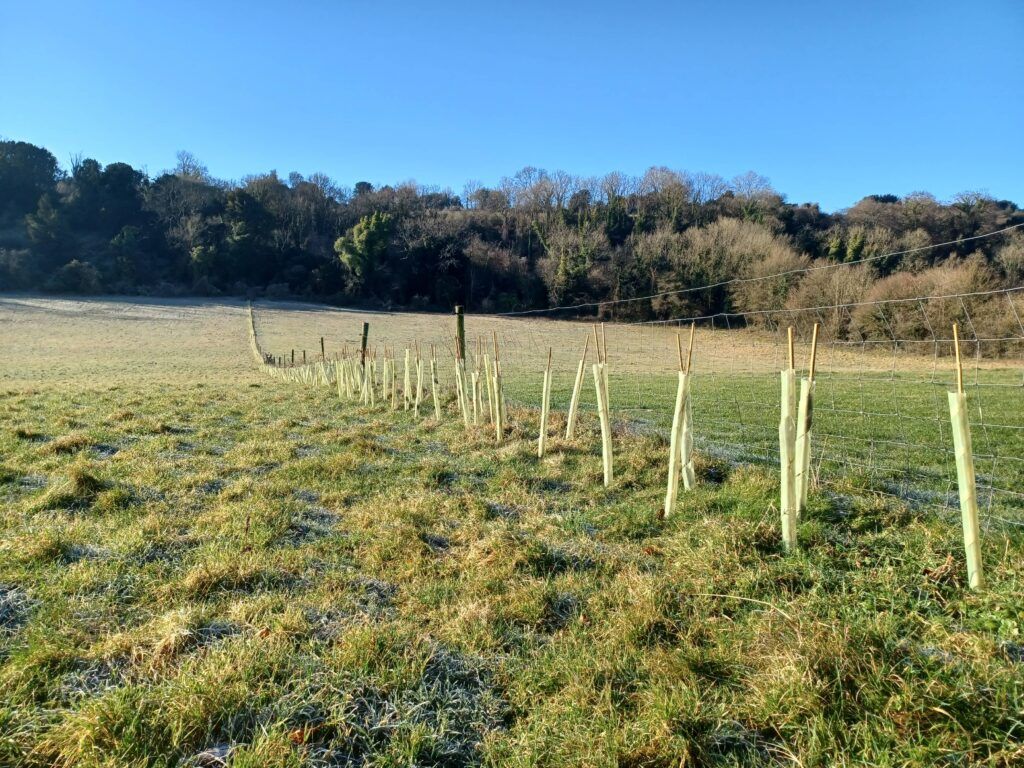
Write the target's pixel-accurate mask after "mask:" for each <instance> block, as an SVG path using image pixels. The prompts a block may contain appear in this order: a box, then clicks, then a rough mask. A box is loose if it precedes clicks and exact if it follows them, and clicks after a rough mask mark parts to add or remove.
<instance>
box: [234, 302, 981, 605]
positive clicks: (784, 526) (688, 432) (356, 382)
mask: <svg viewBox="0 0 1024 768" xmlns="http://www.w3.org/2000/svg"><path fill="white" fill-rule="evenodd" d="M694 332H695V326H694V325H692V324H691V326H690V331H689V341H688V343H687V346H686V351H685V353H684V350H683V344H682V337H681V335H680V334H676V349H677V353H678V358H679V371H678V385H677V388H676V399H675V408H674V411H673V416H672V431H671V434H670V440H669V455H668V478H667V484H666V492H665V504H664V514H665V516H666V517H668V516H670V515H672V513H673V512H674V510H675V508H676V504H677V501H678V497H679V486H680V483H681V484H682V486H683V489H684V490H687V491H688V490H690V489H692V488H693V487H694V486H695V485H696V473H695V470H694V461H693V411H692V407H691V399H690V386H691V377H692V369H691V367H692V360H693V348H694ZM591 338H593V340H594V346H595V349H596V355H597V362H595V363H593V364H592V365H591V368H590V372H591V374H592V376H593V382H594V392H595V398H596V401H597V411H598V419H599V421H600V427H601V464H602V469H603V474H604V484H605V486H606V487H607V486H610V485H612V482H613V479H614V473H613V452H612V424H611V412H610V407H609V400H608V389H609V386H608V346H607V338H606V335H605V332H604V324H603V323H602V324H601V325H600V327H599V326H597V325H595V326H594V328H593V334H592V336H591V334H589V333H588V334H587V335H586V338H585V339H584V345H583V353H582V355H581V357H580V361H579V364H578V366H577V368H576V376H575V379H574V381H573V389H572V396H571V398H570V400H569V409H568V413H567V418H566V428H565V437H566V439H567V440H571V439H573V438H574V436H575V432H576V424H577V421H578V414H579V402H580V395H581V392H582V388H583V384H584V380H585V378H586V366H587V355H588V353H589V350H590V340H591ZM953 338H954V346H955V350H956V390H955V391H951V392H949V412H950V421H951V423H952V434H953V446H954V452H955V456H956V469H957V480H958V487H959V496H960V509H961V517H962V523H963V534H964V549H965V551H966V559H967V573H968V580H969V584H970V586H971V588H972V589H981V588H982V587H983V586H984V574H983V570H982V561H981V546H980V527H979V522H978V505H977V494H976V483H975V474H974V458H973V453H972V450H971V433H970V426H969V422H968V418H967V408H966V400H965V394H964V389H963V363H962V359H961V356H960V341H959V329H958V327H957V326H956V325H955V324H954V325H953ZM368 339H369V323H366V322H364V323H363V328H362V336H361V344H360V349H359V350H358V352H353V354H352V355H351V356H350V355H349V352H348V350H347V349H344V350H343V351H342V354H341V356H340V358H339V359H337V360H331V361H329V360H327V355H326V354H325V348H324V341H323V338H322V337H321V347H320V351H321V359H320V360H319V361H317V362H315V363H308V362H307V363H306V364H304V365H301V366H296V365H295V364H294V356H295V353H294V351H293V352H292V356H291V360H288V359H283V358H281V357H274V356H271V355H264V354H263V353H262V352H261V351H260V348H259V342H258V339H257V337H256V330H255V321H254V319H253V318H252V314H251V308H250V341H251V345H252V349H253V354H254V356H255V357H256V359H257V360H259V361H260V362H261V363H262V364H263V366H264V369H265V370H267V371H268V372H269V373H270V374H271V375H273V376H275V377H277V378H281V379H284V380H287V381H292V382H298V383H304V384H309V385H325V386H330V385H332V384H333V385H334V386H336V387H337V392H338V396H339V398H342V399H346V400H349V401H358V402H360V403H362V404H364V405H368V406H375V405H377V404H379V403H380V404H389V405H390V407H391V408H392V409H393V410H399V409H402V410H405V411H411V412H412V413H413V415H415V416H419V415H420V411H421V408H423V407H425V403H426V401H427V397H428V396H429V398H430V401H431V403H432V405H433V408H432V411H433V417H434V419H435V420H436V421H438V422H440V421H441V420H442V418H443V411H444V409H443V402H442V400H443V399H444V398H445V394H444V393H442V391H441V385H440V382H439V378H438V370H439V369H438V359H437V356H436V353H435V349H434V346H433V345H431V346H430V350H429V354H430V357H429V360H427V361H425V360H424V358H423V356H422V354H421V350H420V347H419V344H418V343H416V344H414V345H413V346H412V347H411V348H410V347H407V348H406V349H405V350H404V354H403V356H402V361H403V365H402V386H401V389H399V384H398V379H399V375H398V361H399V358H398V356H397V355H396V352H395V349H394V348H390V349H388V348H387V347H385V348H384V352H383V355H382V358H381V360H380V361H379V362H378V357H377V350H376V349H374V351H373V352H372V353H369V352H368V348H367V343H368ZM787 341H788V358H787V359H788V365H787V367H786V368H785V369H783V370H782V371H781V377H780V382H781V387H780V389H781V404H780V417H779V465H780V494H779V496H780V498H779V502H780V504H779V508H780V511H781V530H782V542H783V546H784V547H785V548H786V550H794V549H796V548H797V546H798V537H797V529H798V526H799V522H800V517H801V514H802V512H803V509H804V507H805V506H806V504H807V494H808V490H809V488H810V481H811V439H812V422H813V413H814V374H815V365H816V358H817V349H818V325H817V324H815V326H814V330H813V334H812V337H811V350H810V359H809V361H808V365H807V374H806V376H804V377H802V378H801V379H800V383H799V388H798V387H797V370H796V367H795V359H794V346H793V328H792V327H790V328H789V329H788V331H787ZM454 342H455V344H454V361H453V362H454V368H455V391H454V399H455V402H456V404H457V405H458V408H459V413H460V415H461V417H462V421H463V424H464V426H465V427H466V428H467V429H469V428H471V427H473V426H482V425H484V424H489V425H491V426H492V427H493V429H494V434H495V439H496V441H497V442H501V440H502V439H503V437H504V434H505V431H506V429H507V426H508V411H507V407H506V403H505V396H504V391H503V387H502V364H501V357H500V348H499V345H498V336H497V333H496V332H495V333H493V335H492V339H491V342H492V343H491V349H490V350H489V351H487V350H486V349H485V347H484V345H483V343H482V340H479V339H478V341H477V349H476V354H475V355H474V361H473V363H472V365H470V364H469V362H468V360H467V355H466V335H465V315H464V312H463V310H462V307H456V324H455V338H454ZM552 351H553V350H552V349H551V348H550V347H549V348H548V355H547V363H546V365H545V367H544V371H543V378H542V386H541V403H540V428H539V434H538V437H537V456H538V457H539V458H543V456H544V455H545V452H546V450H547V439H548V432H549V428H548V422H549V418H550V412H551V382H552ZM303 359H305V353H304V352H303Z"/></svg>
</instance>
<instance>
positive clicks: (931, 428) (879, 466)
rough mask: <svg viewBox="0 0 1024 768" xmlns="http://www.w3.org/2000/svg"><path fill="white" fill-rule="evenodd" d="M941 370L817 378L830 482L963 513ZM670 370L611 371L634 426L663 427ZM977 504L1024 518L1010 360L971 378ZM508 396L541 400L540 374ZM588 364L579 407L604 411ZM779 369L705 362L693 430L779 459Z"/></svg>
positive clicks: (734, 455) (515, 382)
mask: <svg viewBox="0 0 1024 768" xmlns="http://www.w3.org/2000/svg"><path fill="white" fill-rule="evenodd" d="M946 378H948V377H943V376H942V375H941V374H930V375H928V376H925V377H922V375H921V374H920V373H917V374H912V373H904V374H895V375H894V374H892V373H877V372H876V373H863V374H854V373H826V374H824V375H820V376H819V377H818V380H817V382H816V389H815V401H814V402H815V405H814V440H813V443H812V467H813V468H814V469H815V473H816V475H817V478H818V481H819V486H820V488H821V490H822V491H823V492H825V491H829V492H832V493H849V492H851V491H852V490H859V491H869V492H872V493H887V494H889V495H892V496H894V497H896V498H899V499H901V500H903V501H906V502H908V503H911V504H915V505H918V506H921V507H923V508H926V509H929V510H932V511H933V512H935V513H938V514H948V513H953V514H956V515H959V501H958V499H957V482H956V462H955V457H954V453H953V441H952V435H951V433H950V426H949V405H948V402H947V397H946V392H947V391H948V389H949V388H950V382H949V381H946ZM572 383H573V382H572V378H571V377H570V376H569V375H568V373H567V372H566V371H561V372H560V375H556V376H555V378H554V384H553V390H552V407H553V408H555V409H563V410H564V409H566V408H567V407H568V402H569V399H570V395H571V393H572ZM676 383H677V382H676V378H675V377H674V376H666V375H657V374H650V373H641V374H636V373H633V374H618V375H616V374H614V373H613V374H612V376H611V392H612V410H613V415H614V416H616V417H617V418H618V419H619V420H620V421H621V422H623V427H624V428H626V429H629V430H632V431H638V430H639V431H641V432H657V433H659V434H662V435H665V436H666V437H667V435H668V432H669V429H670V427H671V423H672V412H673V407H674V403H675V396H676ZM966 389H967V397H968V408H969V413H970V416H971V421H972V433H973V435H972V436H973V446H974V457H975V465H976V469H977V475H978V485H979V504H980V506H981V513H982V517H983V520H984V521H985V522H986V524H989V525H1005V524H1007V523H1008V524H1011V525H1024V387H1022V386H1021V379H1020V374H1019V373H1018V372H1015V371H1012V370H986V371H979V372H977V373H976V374H974V375H973V376H972V377H971V380H970V381H968V382H967V388H966ZM508 390H509V392H508V394H509V397H510V398H511V399H513V400H515V401H517V402H519V403H523V404H536V403H539V401H540V377H539V376H537V377H536V381H534V377H530V376H524V375H522V374H520V373H519V372H518V371H517V375H515V376H512V377H510V380H509V386H508ZM593 390H594V387H593V382H592V377H591V376H590V374H589V373H588V375H587V378H586V379H585V386H584V388H583V393H582V398H581V402H582V407H583V408H584V409H587V410H589V411H591V412H595V411H596V404H595V400H594V392H593ZM779 390H780V385H779V379H778V375H777V374H736V373H732V374H722V373H707V374H701V373H699V372H697V373H696V374H695V376H694V379H693V385H692V397H693V413H694V433H695V434H694V439H695V442H696V445H697V447H698V448H700V449H702V450H703V451H704V452H705V453H708V454H709V455H713V456H717V457H720V458H723V459H726V460H729V461H731V462H733V463H745V462H749V463H755V464H760V465H762V466H765V467H772V466H777V465H778V420H779V403H778V401H779Z"/></svg>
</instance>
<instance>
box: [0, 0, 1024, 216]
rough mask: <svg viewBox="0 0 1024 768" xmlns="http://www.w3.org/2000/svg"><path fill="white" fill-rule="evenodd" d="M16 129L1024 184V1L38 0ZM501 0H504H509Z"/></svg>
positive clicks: (4, 99)
mask: <svg viewBox="0 0 1024 768" xmlns="http://www.w3.org/2000/svg"><path fill="white" fill-rule="evenodd" d="M4 6H5V7H4V10H3V13H2V14H0V136H3V137H5V138H10V139H22V140H26V141H31V142H33V143H37V144H41V145H43V146H45V147H47V148H48V149H50V150H51V151H52V152H53V153H54V154H55V155H57V157H58V159H59V160H60V161H61V163H62V164H64V165H65V166H66V165H67V160H68V158H69V156H70V155H71V154H73V153H77V152H82V153H84V154H85V155H86V156H91V157H95V158H96V159H98V160H99V161H100V162H103V163H108V162H113V161H115V160H123V161H125V162H129V163H131V164H132V165H135V166H136V167H142V168H145V169H147V170H148V171H149V172H150V173H156V172H158V171H160V170H162V169H165V168H169V167H171V166H173V164H174V162H175V153H176V152H177V151H178V150H179V149H187V150H189V151H191V152H193V153H194V154H195V155H196V156H197V157H199V159H200V160H202V161H203V162H204V163H205V164H206V165H207V166H208V167H209V168H210V171H211V172H212V173H213V174H214V175H215V176H219V177H222V178H228V179H238V178H240V177H241V176H243V175H245V174H248V173H253V172H259V171H268V170H271V169H276V170H277V171H278V173H280V174H282V175H287V173H288V172H289V171H298V172H300V173H303V174H309V173H313V172H316V171H323V172H325V173H328V174H329V175H330V176H332V177H333V178H334V179H335V180H336V181H338V182H339V183H342V184H346V185H351V184H353V183H355V182H356V181H359V180H368V181H371V182H373V183H375V184H380V183H391V182H398V181H404V180H408V179H415V180H416V181H418V182H420V183H422V184H433V185H438V186H442V187H445V186H447V187H451V188H452V189H454V190H455V191H456V192H459V191H461V189H462V185H463V183H464V182H465V181H466V180H468V179H477V180H480V181H482V182H483V183H484V184H495V183H496V182H497V181H498V180H499V179H500V177H502V176H505V175H511V174H512V173H514V172H515V171H516V170H518V169H519V168H521V167H522V166H525V165H533V166H537V167H541V168H546V169H548V170H555V169H559V168H561V169H564V170H566V171H570V172H573V173H578V174H581V175H592V174H601V173H604V172H606V171H610V170H620V171H623V172H626V173H632V174H640V173H642V172H643V171H644V170H645V169H646V168H647V167H649V166H651V165H666V166H669V167H671V168H677V169H687V170H707V171H713V172H716V173H720V174H722V175H723V176H726V177H731V176H733V175H735V174H738V173H742V172H744V171H747V170H755V171H757V172H759V173H761V174H764V175H765V176H767V177H769V178H770V179H771V181H772V183H773V185H774V186H775V187H776V188H777V189H779V190H781V191H782V192H784V193H786V194H787V195H788V198H789V199H790V200H791V201H794V202H802V201H808V200H813V201H818V202H820V203H821V204H822V205H823V206H824V207H825V208H826V209H830V210H832V209H836V208H843V207H846V206H849V205H851V204H852V203H854V202H856V201H857V200H858V199H859V198H861V197H862V196H864V195H866V194H872V193H894V194H906V193H908V192H912V191H915V190H921V189H924V190H928V191H931V192H933V193H934V194H936V195H937V196H938V197H940V198H943V199H945V198H949V197H951V196H952V195H953V194H955V193H956V192H958V191H962V190H965V189H983V190H986V191H988V192H989V193H990V194H992V195H994V196H996V197H998V198H1009V199H1012V200H1015V201H1016V202H1017V203H1019V204H1022V205H1024V2H1021V0H972V2H962V1H960V0H955V1H954V0H946V1H945V2H942V0H932V1H931V2H916V1H902V2H891V1H890V0H887V1H886V2H877V1H870V2H857V3H853V2H828V1H827V0H819V1H818V2H808V1H801V2H781V1H778V2H767V1H766V0H762V1H760V2H755V1H754V0H748V1H743V0H734V2H711V1H710V0H709V1H708V2H676V3H670V2H665V3H654V2H644V1H643V0H639V1H637V2H629V3H621V2H614V3H613V2H599V1H597V0H594V1H593V2H588V3H568V2H567V3H561V2H555V1H554V0H547V1H546V2H542V3H533V2H519V3H500V4H499V3H488V2H481V1H480V0H477V2H473V3H454V2H453V3H429V2H371V1H370V0H365V1H364V2H340V0H339V1H337V2H328V1H327V0H320V1H314V0H307V1H304V0H289V1H288V2H284V1H282V2H275V3H272V2H260V1H259V0H251V1H250V2H237V3H234V2H232V3H229V2H219V1H214V0H210V1H209V2H191V1H189V2H180V1H178V0H176V1H175V2H173V3H162V2H102V0H98V1H97V2H89V3H86V2H80V1H79V2H71V1H70V0H69V1H66V2H47V1H46V0H39V1H37V2H28V1H27V0H26V1H21V0H10V1H9V2H7V3H5V4H4ZM503 6H504V7H505V8H504V9H502V7H503Z"/></svg>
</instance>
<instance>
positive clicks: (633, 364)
mask: <svg viewBox="0 0 1024 768" xmlns="http://www.w3.org/2000/svg"><path fill="white" fill-rule="evenodd" d="M980 299H983V300H984V302H985V304H984V311H983V312H979V311H978V307H979V306H981V305H980V304H979V300H980ZM869 309H870V312H871V313H872V318H873V320H874V322H875V323H876V325H877V327H879V328H880V329H882V331H883V333H884V336H881V334H880V337H876V338H866V337H864V338H851V337H849V336H847V335H844V334H842V333H839V332H837V330H836V329H838V328H843V327H847V326H849V325H850V324H851V323H852V322H853V318H854V313H858V312H859V313H863V312H864V311H865V303H863V302H859V303H850V304H836V305H831V306H815V307H802V308H784V309H771V310H759V311H756V312H745V313H720V314H715V315H708V316H701V317H680V318H674V319H672V320H669V321H659V322H656V323H638V324H620V323H608V324H605V325H603V326H597V325H594V324H593V323H592V322H591V321H589V320H584V319H582V318H579V319H577V320H565V319H560V320H551V319H542V318H534V317H509V316H496V315H491V316H487V315H467V317H466V346H467V358H468V361H469V364H470V366H471V367H472V366H475V365H476V364H477V363H478V361H479V360H480V359H481V358H482V357H483V355H485V354H486V355H488V356H489V357H491V359H493V355H494V345H495V343H497V347H498V352H499V355H500V358H501V362H502V369H503V376H504V378H505V386H506V396H507V399H508V401H509V402H510V403H514V404H516V405H519V406H523V407H530V408H536V407H538V406H539V403H540V394H541V386H542V381H543V371H544V366H545V363H546V360H547V356H548V350H549V349H551V352H552V366H553V374H552V399H551V408H552V411H553V412H558V411H562V412H564V411H565V410H566V409H567V407H568V403H569V399H570V396H571V393H572V385H573V379H574V376H575V372H576V368H577V365H578V363H579V360H580V357H581V354H582V352H583V349H584V346H585V343H586V339H587V337H588V336H589V337H590V342H589V351H588V374H587V377H586V379H585V382H586V384H585V386H584V392H583V396H582V398H581V403H580V407H581V410H582V411H583V412H584V413H590V414H592V416H591V421H590V423H591V425H593V424H594V423H596V410H597V409H596V400H595V397H594V392H593V384H592V380H591V378H590V374H589V364H591V363H593V362H595V361H596V355H595V342H594V335H595V333H596V334H598V335H600V336H603V337H605V338H606V340H607V350H608V365H609V370H610V377H609V378H610V406H611V411H612V415H613V418H614V419H615V422H616V430H617V432H618V433H625V432H650V433H657V434H662V435H665V436H666V437H667V435H668V431H669V428H670V427H671V421H672V411H673V402H674V397H675V390H676V375H675V373H676V370H677V369H678V355H677V334H679V335H681V337H682V342H683V344H684V345H685V343H686V338H687V335H688V332H689V328H690V325H691V324H693V325H694V326H695V328H696V333H695V344H694V349H693V362H692V373H693V377H692V395H691V396H692V410H693V429H694V442H695V446H696V448H697V450H698V451H700V452H704V453H705V454H706V455H709V456H712V457H716V458H717V459H719V460H725V461H728V462H732V463H735V464H748V463H753V464H760V465H765V466H777V465H778V460H779V446H778V421H779V410H780V403H779V377H778V372H779V371H780V370H781V369H782V368H783V367H785V366H786V365H787V359H788V349H787V328H789V327H790V326H793V327H794V330H795V335H796V340H797V343H796V355H795V360H796V367H797V369H798V375H799V373H800V372H802V371H806V369H807V367H808V363H809V356H808V355H809V346H810V336H811V328H812V327H813V324H814V323H815V322H817V323H819V324H820V325H821V327H822V328H823V329H824V330H823V335H822V337H821V339H820V341H819V344H818V360H817V372H816V394H815V402H814V427H813V441H812V462H811V466H812V472H813V476H814V482H815V484H816V485H817V487H818V488H819V489H820V490H822V491H825V492H828V493H832V494H854V493H877V494H882V495H888V496H893V497H896V498H898V499H900V500H902V501H904V502H906V503H907V504H910V505H913V506H916V507H922V508H927V509H932V510H935V511H937V512H940V513H949V514H959V502H958V497H957V478H956V462H955V456H954V452H953V441H952V435H951V431H950V421H949V410H948V402H947V399H946V392H947V391H948V390H950V389H952V388H954V387H955V368H954V359H953V356H952V352H953V339H952V334H951V331H952V328H951V326H952V322H953V321H954V320H956V321H957V322H959V324H960V328H961V342H962V348H963V350H964V351H965V353H967V354H968V355H969V356H968V358H967V359H966V360H965V361H964V363H965V371H964V386H965V391H966V393H967V400H968V405H969V410H970V417H971V431H972V436H973V443H974V458H975V465H976V470H977V483H978V502H979V508H980V511H981V513H982V517H983V521H984V523H985V524H987V525H1013V526H1022V525H1024V323H1022V322H1021V318H1022V317H1024V286H1019V287H1015V288H1007V289H1000V290H994V291H985V292H975V293H965V294H950V295H943V296H922V297H915V298H912V299H905V298H899V299H891V300H887V301H877V302H871V303H870V307H869ZM255 318H256V327H257V332H258V335H259V338H260V349H261V350H262V354H264V355H268V356H269V358H270V359H271V360H272V361H273V362H274V363H275V364H283V365H290V364H291V355H292V350H293V349H295V350H296V352H297V353H298V355H297V360H296V362H297V363H301V350H302V349H303V348H304V349H305V352H306V359H307V360H308V361H310V362H312V361H313V360H319V358H320V343H319V338H320V337H323V338H324V348H325V352H326V356H327V357H328V358H329V359H333V358H336V357H340V356H342V355H350V356H351V355H354V354H355V353H356V351H357V350H358V349H359V345H360V338H361V333H362V323H363V322H364V321H366V322H369V324H370V342H369V347H368V354H370V355H377V356H378V357H381V356H383V355H384V354H393V355H394V356H395V357H397V359H398V360H399V364H400V365H401V361H402V358H403V355H404V351H405V349H406V348H409V349H411V350H415V348H416V346H417V345H418V348H419V351H420V354H421V355H422V356H424V357H429V355H430V352H431V349H433V352H434V354H435V355H436V357H437V359H438V361H439V373H440V378H441V384H442V388H443V389H444V390H445V391H451V390H452V389H453V387H454V378H453V370H454V366H453V359H454V350H455V335H454V334H455V322H454V318H453V317H452V316H451V315H447V314H444V315H441V314H435V315H432V314H422V313H421V314H413V313H387V312H352V311H344V310H332V309H326V308H323V309H319V308H318V309H313V310H311V309H310V308H309V307H308V305H301V304H295V305H279V304H276V305H275V304H269V303H268V304H261V305H257V307H256V311H255ZM907 328H912V329H913V333H907V331H906V329H907ZM595 446H596V444H595ZM595 449H596V448H595Z"/></svg>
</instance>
